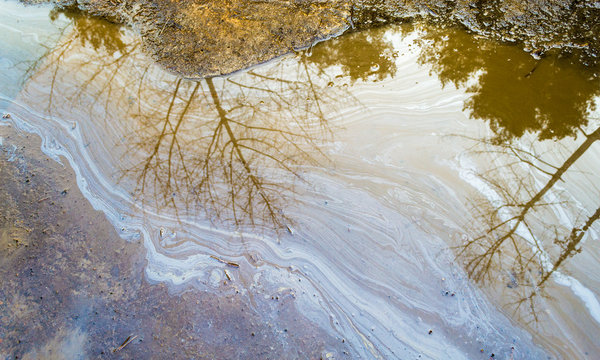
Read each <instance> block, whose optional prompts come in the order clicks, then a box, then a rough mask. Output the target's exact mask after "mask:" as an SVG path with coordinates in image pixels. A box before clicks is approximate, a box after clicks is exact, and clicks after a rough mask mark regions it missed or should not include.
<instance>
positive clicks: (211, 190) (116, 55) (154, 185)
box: [34, 17, 354, 229]
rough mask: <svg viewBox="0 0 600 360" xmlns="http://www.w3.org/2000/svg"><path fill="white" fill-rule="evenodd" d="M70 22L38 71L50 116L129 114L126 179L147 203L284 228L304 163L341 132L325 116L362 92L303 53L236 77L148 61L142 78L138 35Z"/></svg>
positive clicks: (319, 156)
mask: <svg viewBox="0 0 600 360" xmlns="http://www.w3.org/2000/svg"><path fill="white" fill-rule="evenodd" d="M72 20H73V24H74V31H72V32H71V33H70V34H69V35H65V37H64V41H62V42H61V43H60V44H59V45H58V47H57V48H56V49H55V50H54V51H52V52H50V53H49V54H47V55H46V57H45V59H44V61H43V62H41V63H40V65H39V66H37V67H36V68H35V70H34V71H35V72H36V74H39V73H46V74H52V75H50V80H49V82H50V85H49V87H50V96H49V101H48V107H49V113H52V110H53V109H56V108H57V107H62V108H65V107H70V106H73V107H77V106H78V105H79V104H80V103H82V102H86V103H89V112H90V117H91V118H94V119H96V118H98V117H100V118H102V117H104V119H105V121H107V122H106V126H112V125H111V124H110V122H109V121H108V120H106V119H108V117H109V115H110V117H111V120H110V121H112V122H114V121H123V120H124V119H130V120H129V123H130V124H129V126H130V127H132V128H134V130H133V132H132V133H131V134H122V136H124V139H125V140H126V141H124V143H125V146H126V147H127V148H128V150H127V151H126V152H125V153H124V154H123V162H124V163H125V162H126V161H130V160H131V159H132V158H138V159H139V161H138V162H137V164H134V165H133V166H130V167H128V168H126V169H123V170H124V173H123V175H122V176H121V181H126V179H137V180H136V182H137V188H136V189H135V191H134V193H135V194H136V196H137V197H139V198H140V199H142V201H143V202H144V203H145V204H147V205H152V206H154V207H156V208H157V209H159V210H160V209H167V208H168V209H172V210H174V211H175V212H176V213H177V214H179V213H180V211H181V210H185V213H186V214H187V215H189V214H194V213H195V211H198V210H199V211H202V212H204V213H205V214H206V215H207V216H208V217H209V218H210V219H211V220H213V221H219V222H225V223H231V224H233V225H235V226H236V227H240V226H245V225H252V226H258V227H263V228H264V227H266V228H276V229H286V228H287V226H288V224H289V223H290V221H291V220H290V219H289V218H288V216H287V215H286V212H285V208H286V207H287V204H288V203H289V201H290V200H291V199H293V193H294V191H293V188H294V185H295V184H296V183H298V182H304V179H303V176H302V167H303V166H312V165H316V164H322V163H323V162H327V158H326V156H325V154H324V152H323V151H322V150H321V148H320V147H321V144H322V142H323V141H325V140H328V139H329V137H331V136H332V134H333V130H332V129H331V128H330V127H329V124H328V119H327V114H331V113H332V110H334V109H335V106H334V105H333V104H336V106H337V105H339V104H343V103H344V102H346V101H347V102H352V101H354V99H353V98H352V97H351V96H349V95H348V93H347V91H345V90H343V89H342V88H341V87H332V86H328V84H329V83H330V81H331V79H330V78H329V77H328V76H327V74H326V73H325V72H324V71H323V69H322V68H320V67H318V66H315V65H314V64H313V63H311V62H309V61H308V56H307V55H306V54H305V53H300V54H298V55H297V56H296V57H297V60H298V61H297V64H295V65H294V64H293V62H292V61H290V62H288V63H285V62H282V63H280V64H277V65H273V66H270V67H269V68H268V69H267V70H263V69H257V70H250V71H248V72H246V73H245V74H240V75H238V76H234V77H229V78H221V79H212V78H208V79H205V80H201V81H196V80H187V79H182V78H177V77H175V76H173V75H170V74H167V73H161V72H160V71H157V70H156V69H154V70H152V69H151V65H148V66H145V67H143V68H141V69H138V70H136V71H139V73H140V76H138V77H137V78H136V77H134V76H131V75H128V74H127V72H128V71H131V70H132V69H134V68H135V67H136V66H137V67H139V62H138V60H139V59H137V58H136V56H143V55H140V54H139V42H135V41H134V42H131V41H130V40H127V39H125V38H122V36H123V33H122V32H121V31H119V30H118V28H117V27H116V26H115V25H112V24H108V23H105V22H103V21H102V20H98V19H86V20H85V21H81V20H79V19H78V18H77V17H73V18H72ZM95 23H98V25H97V26H95V25H94V24H95ZM116 29H117V30H116ZM90 32H92V33H91V34H90ZM103 36H105V37H107V38H103ZM113 37H116V39H113ZM78 40H80V41H78ZM82 48H87V50H86V51H85V54H86V55H85V57H82V56H81V55H80V54H79V53H81V52H82ZM74 59H75V60H74ZM63 63H66V65H65V64H63ZM67 66H68V67H73V66H76V74H77V79H78V84H77V88H76V89H72V90H71V89H69V90H68V91H65V90H63V89H61V92H60V96H61V103H60V104H55V103H54V101H53V99H54V98H55V97H54V95H52V94H54V93H55V92H56V88H55V87H56V84H57V81H58V77H59V76H64V74H65V73H68V72H69V71H73V70H75V69H69V68H67ZM132 66H133V67H134V68H132ZM157 73H158V74H159V75H157ZM161 74H162V75H161ZM156 76H159V78H156ZM87 98H89V100H86V99H87ZM134 103H136V104H134Z"/></svg>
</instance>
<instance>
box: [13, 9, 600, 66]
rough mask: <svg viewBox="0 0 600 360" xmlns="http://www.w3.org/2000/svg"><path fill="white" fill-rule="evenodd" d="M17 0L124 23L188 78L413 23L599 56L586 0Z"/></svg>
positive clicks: (597, 25) (599, 30)
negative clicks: (346, 35)
mask: <svg viewBox="0 0 600 360" xmlns="http://www.w3.org/2000/svg"><path fill="white" fill-rule="evenodd" d="M23 1H24V2H25V3H42V2H52V3H55V4H56V6H57V7H58V8H59V9H79V10H82V11H84V12H86V13H88V14H90V15H93V16H99V17H103V18H106V19H109V20H110V21H113V22H117V23H122V24H128V25H130V26H132V27H133V28H135V29H136V30H137V31H139V32H140V34H141V35H142V38H143V41H144V46H145V48H146V50H147V51H148V52H149V53H150V54H152V55H153V57H154V58H155V60H157V61H158V62H159V63H160V64H162V65H163V66H164V67H165V68H167V69H170V70H172V71H174V72H176V73H178V74H180V75H183V76H185V77H189V78H203V77H207V76H214V75H223V74H228V73H232V72H235V71H237V70H240V69H244V68H247V67H250V66H253V65H256V64H259V63H262V62H265V61H268V60H270V59H273V58H275V57H278V56H281V55H283V54H287V53H290V52H294V51H296V50H299V49H302V48H306V47H308V46H311V45H313V44H314V43H316V42H319V41H323V40H326V39H328V38H330V37H334V36H337V35H340V34H341V33H343V32H345V31H347V30H348V29H361V28H366V27H372V26H376V25H382V24H386V23H397V22H406V21H410V20H412V19H415V18H419V19H423V18H425V19H428V20H431V21H432V22H437V23H443V24H446V25H450V26H452V25H459V26H461V27H465V28H467V29H468V30H470V31H471V32H472V33H473V34H477V35H480V36H485V37H489V38H493V39H496V40H501V41H506V42H512V43H518V44H520V45H521V46H522V47H523V48H524V50H526V51H527V52H529V53H531V54H532V55H533V56H534V57H541V56H543V55H544V54H545V53H546V52H547V51H548V50H551V49H560V50H561V52H562V53H563V54H564V55H568V56H574V57H575V58H577V60H578V61H580V62H582V63H584V64H586V65H594V64H597V63H598V51H599V49H600V37H599V35H598V34H600V5H599V4H598V2H593V1H564V0H543V1H533V0H528V1H517V0H514V1H512V0H511V1H500V0H485V1H466V0H461V1H442V0H420V1H413V0H403V1H400V0H352V1H347V0H301V1H286V0H279V1H246V0H229V1H225V2H224V1H220V0H211V1H199V0H185V1H175V0H169V1H147V0H119V1H112V0H85V1H77V0H56V1H51V0H23ZM357 50H358V49H357Z"/></svg>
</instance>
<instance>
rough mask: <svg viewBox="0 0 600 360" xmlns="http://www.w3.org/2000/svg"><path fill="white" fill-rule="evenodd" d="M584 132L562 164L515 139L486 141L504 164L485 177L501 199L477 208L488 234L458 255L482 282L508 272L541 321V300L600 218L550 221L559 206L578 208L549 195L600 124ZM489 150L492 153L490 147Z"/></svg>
mask: <svg viewBox="0 0 600 360" xmlns="http://www.w3.org/2000/svg"><path fill="white" fill-rule="evenodd" d="M582 134H583V136H584V138H585V140H584V141H583V142H581V144H580V145H579V146H578V147H577V148H575V149H574V150H573V151H572V152H571V153H570V154H569V156H568V157H566V159H565V160H564V162H563V163H562V164H561V165H560V166H553V165H552V164H550V163H549V162H548V161H546V160H544V156H543V154H537V153H535V152H534V151H531V150H524V149H522V148H519V147H518V146H517V145H515V144H512V143H503V144H500V145H498V144H496V143H495V142H493V141H489V142H487V143H484V145H485V146H486V148H487V149H489V148H490V147H492V149H494V148H495V149H497V150H496V152H495V153H494V154H493V156H495V157H497V158H498V159H500V161H499V162H500V163H501V165H500V166H499V167H497V168H493V169H490V170H489V171H488V172H487V173H485V174H479V176H480V178H481V179H483V180H484V181H485V183H486V184H487V185H488V186H489V187H490V188H491V189H492V191H493V192H494V193H495V194H497V195H498V197H499V199H498V201H496V203H495V204H493V205H492V206H491V207H490V205H489V204H487V205H486V204H480V205H478V206H477V207H476V209H478V210H479V218H480V219H481V220H482V221H483V223H484V224H487V227H486V229H485V230H484V231H483V232H480V231H478V230H475V233H479V234H480V235H477V236H474V237H473V238H470V239H468V240H466V241H465V242H464V243H463V244H462V245H460V246H459V247H458V250H459V251H458V254H459V257H461V258H462V259H464V265H465V268H466V270H467V272H468V273H469V275H470V277H472V278H473V279H474V280H476V281H484V280H493V278H495V277H496V276H497V275H498V274H499V273H500V274H501V273H503V272H504V273H506V274H507V275H508V284H507V286H508V287H509V288H512V289H515V291H516V292H517V300H516V301H515V304H516V305H517V307H520V306H522V305H523V304H527V306H528V308H529V310H530V312H529V313H530V314H531V315H533V318H534V319H535V320H537V319H538V315H537V311H536V298H537V297H538V296H544V295H545V292H544V287H545V285H546V283H547V281H548V279H549V278H550V277H551V276H552V275H553V274H554V273H555V272H556V271H558V269H559V268H560V267H561V266H563V265H564V264H565V261H566V260H567V259H569V258H571V257H573V256H574V255H575V254H577V253H579V252H580V251H581V248H580V243H581V241H582V239H583V238H584V236H585V234H586V233H587V232H588V231H589V230H590V228H591V226H592V225H593V224H594V223H595V222H596V221H597V220H598V218H600V208H599V209H596V210H595V211H594V212H593V213H592V214H591V215H589V216H587V217H585V218H584V219H581V218H580V219H579V220H577V221H576V222H575V226H573V227H572V228H567V227H566V226H565V225H564V224H560V223H559V222H557V221H552V220H550V219H556V216H557V215H556V211H557V209H559V210H558V211H561V210H560V209H566V210H573V209H574V205H573V204H572V203H571V202H570V201H569V199H568V198H566V199H561V198H560V196H559V195H555V194H554V195H553V196H548V195H549V193H550V192H551V191H554V192H557V191H558V190H557V189H556V184H557V183H558V182H560V181H563V180H564V175H565V174H566V173H567V171H568V170H569V169H571V168H572V166H573V165H574V164H575V163H576V162H577V161H578V160H579V159H580V158H581V157H582V156H583V155H584V154H585V153H586V152H587V151H588V150H589V149H590V148H591V147H592V145H593V144H594V143H595V142H596V141H597V140H599V139H600V128H598V129H596V130H595V131H593V132H591V133H589V134H585V133H583V132H582ZM485 153H487V155H488V156H489V155H490V153H489V150H487V151H485ZM536 172H538V173H540V172H541V173H543V174H545V175H546V177H547V181H546V182H545V183H544V184H543V185H542V186H541V187H540V185H539V183H536V180H535V176H534V174H535V173H536ZM548 198H550V199H551V200H550V201H549V200H548ZM504 278H505V279H506V276H505V277H504ZM517 288H519V289H517Z"/></svg>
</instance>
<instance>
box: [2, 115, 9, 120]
mask: <svg viewBox="0 0 600 360" xmlns="http://www.w3.org/2000/svg"><path fill="white" fill-rule="evenodd" d="M2 118H3V119H10V114H4V115H2Z"/></svg>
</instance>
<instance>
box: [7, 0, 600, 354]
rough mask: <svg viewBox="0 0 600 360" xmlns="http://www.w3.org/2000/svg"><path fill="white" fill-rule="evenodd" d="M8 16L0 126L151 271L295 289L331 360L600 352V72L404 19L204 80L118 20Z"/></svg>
mask: <svg viewBox="0 0 600 360" xmlns="http://www.w3.org/2000/svg"><path fill="white" fill-rule="evenodd" d="M0 6H1V7H2V8H3V12H2V13H3V15H2V16H3V21H2V25H1V26H3V27H4V28H6V29H8V30H7V33H8V34H9V35H8V36H5V37H4V38H3V39H2V40H1V41H2V46H1V49H2V50H1V53H0V54H1V58H0V59H1V60H0V66H1V69H2V71H1V73H0V76H2V78H1V79H2V85H0V91H1V97H0V109H2V111H3V112H5V113H10V115H11V116H10V119H4V120H3V122H4V123H6V124H12V125H13V126H15V127H17V128H20V129H23V130H25V131H27V132H32V133H37V134H39V135H40V136H41V138H42V150H43V151H44V152H45V153H46V154H48V155H49V156H51V157H54V158H56V159H59V157H61V156H62V157H64V158H65V159H67V161H68V162H69V164H70V165H71V166H72V167H73V169H74V171H75V174H76V178H77V184H78V186H79V188H80V189H81V191H82V193H83V194H84V196H86V198H87V200H88V201H89V202H90V203H91V204H92V206H93V207H94V208H95V209H97V210H100V211H102V212H103V213H104V214H105V216H106V217H107V218H108V219H109V221H110V222H111V223H112V224H113V225H114V226H115V228H116V229H117V230H118V231H119V233H120V234H121V236H122V237H123V239H124V240H123V241H138V240H139V241H141V242H142V243H143V244H144V249H145V252H146V253H145V258H146V262H147V263H146V266H145V275H146V276H147V278H148V279H149V280H150V281H152V282H153V283H161V284H168V285H169V286H170V287H171V288H172V289H173V290H176V289H178V288H180V287H182V286H190V285H192V286H194V287H196V288H198V289H201V290H205V291H216V289H218V287H219V284H220V283H221V282H222V281H224V280H228V281H232V282H234V283H236V284H237V285H238V286H239V289H241V290H240V291H242V292H243V293H244V294H245V295H248V297H249V298H250V299H251V298H253V297H265V296H270V295H267V294H273V293H274V292H277V293H281V294H282V295H281V296H284V295H285V294H288V295H289V294H292V295H293V296H292V297H293V299H294V300H293V301H294V304H295V306H296V307H297V308H298V309H300V311H302V312H303V313H304V314H305V316H306V317H307V318H308V319H309V320H310V321H312V322H313V323H315V324H318V325H319V326H320V327H321V328H322V329H323V331H324V332H325V333H327V334H329V335H330V336H332V337H334V338H337V339H339V341H341V340H342V339H343V341H344V343H345V344H346V343H347V344H348V345H349V346H350V348H351V350H352V351H351V353H350V354H349V355H345V354H343V353H335V352H334V353H332V354H330V355H331V356H334V357H336V358H337V357H339V358H343V357H348V356H349V357H353V358H371V357H373V358H413V357H415V358H416V357H418V356H421V357H425V358H453V359H454V358H484V359H486V358H489V357H490V355H491V353H494V355H495V357H496V358H511V357H512V358H541V357H544V356H545V355H548V356H551V357H556V358H593V357H594V354H597V353H598V351H599V350H600V349H599V348H598V344H597V342H596V340H595V339H596V338H597V336H598V334H600V331H599V330H600V326H599V325H600V305H599V303H598V300H597V298H598V293H599V291H600V283H599V281H600V278H598V275H597V274H598V273H599V272H598V266H599V265H598V264H599V262H598V260H599V259H598V258H599V255H600V247H599V246H598V224H597V223H596V220H597V218H598V217H599V216H600V215H599V212H598V211H597V208H598V198H599V197H598V193H599V189H598V188H597V186H596V184H597V183H598V180H599V179H598V175H597V174H598V172H597V171H596V168H597V167H598V165H599V164H598V159H599V158H600V157H599V155H600V154H599V151H600V148H599V146H598V145H597V144H596V143H595V140H597V139H598V137H599V136H600V135H599V131H598V130H597V126H598V121H597V120H598V112H597V111H596V110H595V108H594V102H595V101H597V99H598V96H599V94H600V79H599V78H598V69H590V68H584V67H581V66H580V65H578V64H576V63H575V62H571V61H570V59H568V58H559V57H557V56H553V55H552V54H548V55H546V56H545V57H544V58H542V59H534V58H532V57H531V56H530V55H528V54H526V53H524V52H522V51H521V50H519V48H517V47H512V46H507V45H501V44H498V43H495V42H491V41H486V40H484V39H479V38H476V37H474V36H472V35H469V34H466V33H464V32H462V31H461V30H458V29H441V28H432V27H428V26H427V25H425V24H416V25H403V26H392V27H386V28H381V29H373V30H369V31H364V32H359V33H353V34H348V35H345V36H343V37H341V38H339V39H335V40H332V41H328V42H324V43H321V44H319V45H317V46H315V47H313V48H312V49H309V50H308V51H306V52H302V53H298V54H295V55H292V56H288V57H284V58H282V59H278V60H277V61H274V62H271V63H269V64H265V65H262V66H259V67H256V68H254V69H250V70H248V71H244V72H241V73H238V74H234V75H232V76H229V77H226V78H212V79H206V80H203V81H200V82H196V81H190V80H186V79H181V78H178V77H177V76H175V75H172V74H170V73H168V72H166V71H164V70H163V69H161V68H160V67H158V66H156V65H155V64H154V63H153V62H152V61H151V59H148V58H147V57H146V56H145V55H144V53H143V52H142V49H141V45H140V41H139V38H138V37H137V36H136V35H135V34H133V33H131V32H130V31H128V30H127V29H123V28H118V27H116V26H114V25H110V24H108V23H104V22H100V21H97V20H91V19H87V18H82V17H79V16H77V15H75V14H66V15H65V14H57V13H54V14H52V17H53V21H50V19H49V18H48V10H47V9H37V10H35V11H30V12H23V11H22V10H21V8H20V6H19V5H17V4H15V3H13V2H2V3H0ZM430 330H431V332H430ZM481 350H483V351H481ZM283 357H285V356H283Z"/></svg>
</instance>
